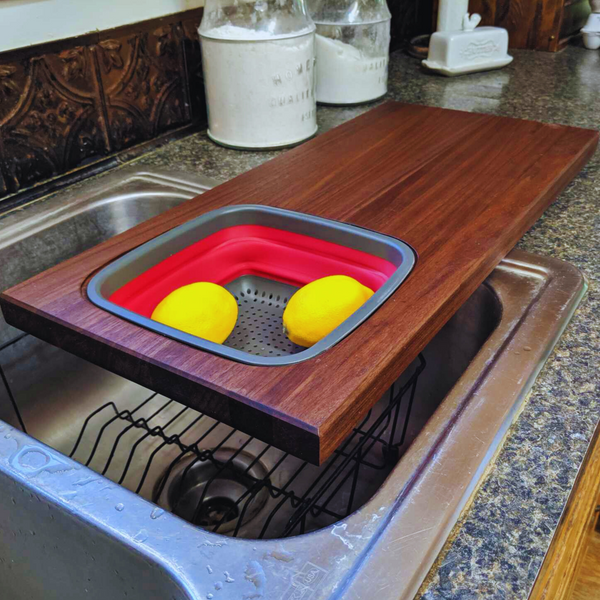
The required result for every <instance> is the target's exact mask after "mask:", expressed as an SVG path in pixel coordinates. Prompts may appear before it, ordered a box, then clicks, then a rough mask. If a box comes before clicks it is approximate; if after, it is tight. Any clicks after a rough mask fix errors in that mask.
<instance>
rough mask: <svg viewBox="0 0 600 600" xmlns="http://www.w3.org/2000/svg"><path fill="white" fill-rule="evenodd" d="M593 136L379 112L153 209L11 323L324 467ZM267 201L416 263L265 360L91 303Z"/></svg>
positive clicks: (42, 284)
mask: <svg viewBox="0 0 600 600" xmlns="http://www.w3.org/2000/svg"><path fill="white" fill-rule="evenodd" d="M597 141H598V134H597V132H595V131H590V130H584V129H577V128H571V127H560V126H556V125H544V124H541V123H535V122H529V121H521V120H516V119H508V118H501V117H494V116H490V115H479V114H472V113H463V112H459V111H449V110H444V109H438V108H428V107H423V106H415V105H405V104H399V103H394V102H389V103H386V104H383V105H382V106H380V107H378V108H376V109H374V110H372V111H370V112H368V113H366V114H365V115H363V116H361V117H359V118H357V119H354V120H353V121H350V122H348V123H346V124H344V125H341V126H340V127H337V128H336V129H334V130H332V131H330V132H328V133H326V134H324V135H323V136H320V137H318V138H316V139H314V140H312V141H310V142H307V143H305V144H303V145H302V146H300V147H298V148H295V149H294V150H291V151H289V152H287V153H285V154H283V155H281V156H279V157H277V158H276V159H274V160H272V161H270V162H268V163H266V164H264V165H262V166H260V167H258V168H256V169H254V170H252V171H249V172H248V173H245V174H243V175H240V176H239V177H237V178H235V179H233V180H231V181H229V182H227V183H225V184H223V185H220V186H218V187H217V188H215V189H213V190H211V191H209V192H207V193H205V194H203V195H202V196H199V197H197V198H195V199H193V200H191V201H189V202H186V203H184V204H182V205H180V206H178V207H177V208H174V209H172V210H170V211H168V212H166V213H163V214H162V215H160V216H159V217H156V218H154V219H151V220H149V221H147V222H145V223H143V224H141V225H139V226H137V227H135V228H133V229H131V230H129V231H128V232H125V233H123V234H121V235H119V236H116V237H114V238H112V239H111V240H109V241H107V242H105V243H103V244H101V245H99V246H97V247H96V248H93V249H92V250H89V251H88V252H85V253H83V254H81V255H80V256H78V257H75V258H74V259H71V260H69V261H67V262H65V263H63V264H61V265H58V266H57V267H55V268H53V269H51V270H49V271H47V272H45V273H42V274H41V275H39V276H37V277H35V278H33V279H31V280H29V281H27V282H25V283H22V284H20V285H18V286H16V287H14V288H12V289H11V290H8V291H7V292H5V293H4V294H2V296H1V297H0V302H1V304H2V309H3V311H4V313H5V317H6V320H7V321H8V322H9V323H11V324H13V325H15V326H17V327H19V328H21V329H24V330H26V331H30V332H31V333H33V334H34V335H36V336H38V337H40V338H42V339H44V340H46V341H48V342H50V343H52V344H55V345H57V346H60V347H62V348H65V349H67V350H69V351H70V352H72V353H74V354H77V355H79V356H82V357H83V358H85V359H87V360H90V361H91V362H94V363H96V364H98V365H100V366H102V367H104V368H106V369H108V370H110V371H113V372H115V373H118V374H120V375H123V376H125V377H127V378H129V379H131V380H133V381H136V382H138V383H141V384H142V385H144V386H147V387H149V388H151V389H154V390H156V391H159V392H161V393H163V394H166V395H167V396H169V397H171V398H174V399H176V400H179V401H180V402H182V403H184V404H186V405H189V406H191V407H193V408H196V409H198V410H201V411H204V412H206V413H207V414H209V415H211V416H214V417H216V418H218V419H221V420H223V421H225V422H226V423H229V424H231V425H233V426H234V427H239V428H240V429H243V430H244V431H246V432H248V433H251V434H253V435H256V436H257V437H259V438H260V439H262V440H264V441H267V442H270V443H273V444H275V445H276V446H278V447H279V448H282V449H284V450H288V451H290V452H293V453H294V454H296V455H298V456H301V457H303V458H306V459H307V460H310V461H312V462H315V463H321V462H323V461H324V460H325V459H326V458H327V457H328V456H329V455H330V454H331V452H332V451H333V450H334V449H335V448H336V447H337V446H338V444H339V443H340V442H341V441H342V440H343V439H344V437H345V436H346V435H347V434H348V433H349V432H350V431H351V429H352V427H353V426H355V425H356V424H357V422H358V421H359V420H360V419H361V418H362V417H363V416H364V415H365V414H366V412H367V411H368V410H369V408H371V407H372V406H373V405H374V404H375V403H376V401H377V400H378V399H379V398H380V397H381V395H382V394H383V393H384V392H385V390H386V389H387V388H388V387H389V385H390V384H391V383H392V382H393V381H394V380H395V379H396V378H397V377H398V375H399V374H400V373H401V372H402V371H403V370H404V369H405V368H406V367H407V366H408V365H409V364H410V363H411V362H412V360H413V359H414V358H415V357H416V356H417V354H418V353H419V352H420V351H421V350H422V349H423V347H424V346H425V345H426V344H427V343H428V341H429V340H430V339H431V338H432V337H433V336H434V335H435V333H436V332H437V331H438V330H439V329H440V328H441V327H442V325H443V324H444V323H445V322H446V321H447V320H448V319H449V318H450V317H451V316H452V314H454V312H455V311H456V310H457V309H458V307H459V306H461V305H462V304H463V302H464V301H465V300H466V299H467V298H468V297H469V296H470V295H471V293H473V291H474V290H475V289H476V288H477V286H478V285H479V284H480V283H481V282H482V281H483V280H484V279H485V277H487V275H488V274H489V273H490V272H491V271H492V269H493V268H494V267H495V266H496V264H497V263H498V262H499V261H500V260H501V259H502V258H503V256H504V255H505V254H506V253H507V252H508V251H509V250H510V249H511V248H512V247H513V246H514V244H515V243H516V242H517V240H518V239H519V238H520V237H521V236H522V235H523V233H524V232H525V231H526V230H527V229H528V228H529V227H531V225H532V224H533V223H534V222H535V221H536V220H537V218H538V217H539V216H540V215H541V213H542V212H543V211H544V209H545V208H546V207H547V206H548V204H549V203H550V202H551V201H552V199H553V198H554V197H555V196H556V195H557V194H558V193H559V192H560V191H561V190H562V189H563V188H564V187H565V185H566V184H567V183H568V182H569V181H570V180H571V179H572V178H573V177H574V175H575V174H576V173H577V172H578V171H579V170H580V169H581V167H582V166H583V165H584V164H585V162H586V161H587V160H588V158H589V157H590V155H591V154H592V152H593V151H594V148H595V147H596V144H597ZM246 203H257V204H265V205H271V206H279V207H282V208H287V209H291V210H299V211H302V212H307V213H312V214H314V215H318V216H321V217H326V218H330V219H336V220H339V221H344V222H349V223H354V224H356V225H360V226H362V227H366V228H369V229H373V230H376V231H380V232H382V233H386V234H389V235H393V236H397V237H399V238H401V239H403V240H404V241H406V242H407V243H409V244H411V245H412V247H413V248H415V250H416V251H417V253H418V256H419V257H418V261H417V264H416V267H415V269H414V270H413V273H412V274H411V275H410V276H409V278H408V279H407V280H406V281H405V282H404V284H403V285H402V286H401V287H400V289H399V290H397V291H396V293H395V294H393V296H392V297H391V298H390V299H389V300H388V301H387V302H386V303H385V304H384V305H383V306H382V307H381V308H380V309H379V310H378V311H377V312H376V313H375V314H374V315H372V316H371V317H370V318H369V319H368V320H367V321H366V322H365V323H364V324H362V325H361V326H360V327H359V328H358V329H357V330H355V331H354V332H353V333H352V334H351V335H349V336H348V337H347V338H346V339H344V340H343V341H341V342H340V343H339V344H337V345H336V346H334V347H333V348H332V349H330V350H328V351H327V352H325V353H323V354H322V355H320V356H318V357H316V358H314V359H312V360H309V361H305V362H301V363H299V364H296V365H290V366H286V367H254V366H249V365H243V364H238V363H235V362H232V361H229V360H227V359H225V358H221V357H218V356H213V355H211V354H209V353H206V352H202V351H200V350H197V349H194V348H190V347H188V346H186V345H184V344H182V343H180V342H176V341H173V340H170V339H167V338H164V337H162V336H161V335H159V334H156V333H153V332H149V331H146V330H144V329H142V328H140V327H138V326H136V325H133V324H131V323H128V322H125V321H123V320H121V319H119V318H117V317H116V316H113V315H111V314H109V313H106V312H104V311H102V310H100V309H98V308H96V307H95V306H94V305H92V304H91V303H90V302H89V301H88V300H87V298H86V295H85V282H86V281H87V280H88V278H89V277H90V276H91V275H92V274H93V273H95V272H96V271H97V270H98V269H100V268H101V267H103V266H104V265H106V264H107V263H109V262H111V261H112V260H114V259H115V258H117V257H118V256H121V255H122V254H123V253H125V252H127V251H128V250H131V249H132V248H135V247H136V246H139V245H140V244H142V243H144V242H146V241H148V240H150V239H152V238H154V237H156V236H157V235H159V234H161V233H163V232H165V231H167V230H169V229H171V228H173V227H175V226H176V225H179V224H181V223H184V222H186V221H188V220H190V219H192V218H194V217H196V216H198V215H200V214H203V213H205V212H207V211H209V210H212V209H216V208H219V207H222V206H225V205H231V204H246Z"/></svg>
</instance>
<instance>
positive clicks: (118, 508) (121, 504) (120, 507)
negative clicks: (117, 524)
mask: <svg viewBox="0 0 600 600" xmlns="http://www.w3.org/2000/svg"><path fill="white" fill-rule="evenodd" d="M124 508H125V505H124V504H123V503H121V502H119V504H117V505H116V506H115V510H118V511H119V512H121V511H122V510H124Z"/></svg>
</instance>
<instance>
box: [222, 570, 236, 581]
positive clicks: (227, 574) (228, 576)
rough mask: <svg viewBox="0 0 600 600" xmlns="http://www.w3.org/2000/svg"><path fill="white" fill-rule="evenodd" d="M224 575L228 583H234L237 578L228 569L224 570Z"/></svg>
mask: <svg viewBox="0 0 600 600" xmlns="http://www.w3.org/2000/svg"><path fill="white" fill-rule="evenodd" d="M223 575H225V581H226V583H233V582H234V581H235V579H234V578H233V577H231V576H230V575H229V573H228V572H227V571H223Z"/></svg>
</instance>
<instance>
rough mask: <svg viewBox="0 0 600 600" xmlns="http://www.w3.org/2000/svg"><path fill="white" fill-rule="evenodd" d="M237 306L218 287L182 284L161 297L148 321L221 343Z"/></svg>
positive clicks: (235, 316) (231, 323) (233, 320)
mask: <svg viewBox="0 0 600 600" xmlns="http://www.w3.org/2000/svg"><path fill="white" fill-rule="evenodd" d="M237 317H238V305H237V302H236V300H235V298H234V297H233V296H232V295H231V294H230V293H229V292H228V291H227V290H226V289H225V288H224V287H222V286H220V285H217V284H216V283H208V282H206V281H202V282H199V283H192V284H190V285H184V286H183V287H180V288H178V289H176V290H175V291H174V292H171V293H170V294H169V295H168V296H167V297H166V298H163V299H162V300H161V301H160V302H159V304H158V306H157V307H156V308H155V309H154V312H153V313H152V317H151V318H152V319H154V320H155V321H158V322H159V323H162V324H163V325H168V326H169V327H173V328H175V329H179V330H180V331H185V332H186V333H191V334H192V335H196V336H198V337H201V338H203V339H205V340H210V341H211V342H216V343H217V344H222V343H223V342H224V341H225V340H226V339H227V337H228V336H229V334H230V333H231V332H232V331H233V328H234V327H235V322H236V321H237Z"/></svg>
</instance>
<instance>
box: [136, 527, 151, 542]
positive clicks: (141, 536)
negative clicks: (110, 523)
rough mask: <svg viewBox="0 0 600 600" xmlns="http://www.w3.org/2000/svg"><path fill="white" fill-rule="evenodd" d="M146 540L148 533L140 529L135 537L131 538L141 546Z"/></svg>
mask: <svg viewBox="0 0 600 600" xmlns="http://www.w3.org/2000/svg"><path fill="white" fill-rule="evenodd" d="M147 539H148V532H147V531H146V530H145V529H140V531H138V533H137V535H136V536H135V537H134V538H133V541H134V542H137V543H138V544H142V543H143V542H145V541H146V540H147Z"/></svg>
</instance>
